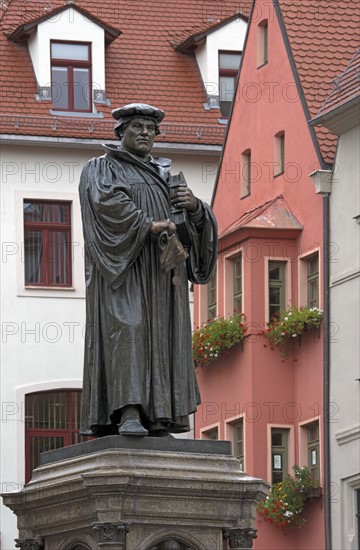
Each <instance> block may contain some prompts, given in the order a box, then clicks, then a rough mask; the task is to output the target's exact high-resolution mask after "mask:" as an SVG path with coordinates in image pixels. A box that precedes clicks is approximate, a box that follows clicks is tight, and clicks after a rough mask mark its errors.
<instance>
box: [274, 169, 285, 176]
mask: <svg viewBox="0 0 360 550" xmlns="http://www.w3.org/2000/svg"><path fill="white" fill-rule="evenodd" d="M283 174H285V170H282V171H281V172H278V173H277V174H274V176H273V177H274V178H278V177H279V176H282V175H283Z"/></svg>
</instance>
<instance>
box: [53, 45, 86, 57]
mask: <svg viewBox="0 0 360 550" xmlns="http://www.w3.org/2000/svg"><path fill="white" fill-rule="evenodd" d="M51 57H52V58H53V59H76V60H79V61H89V46H88V45H85V44H60V43H52V44H51Z"/></svg>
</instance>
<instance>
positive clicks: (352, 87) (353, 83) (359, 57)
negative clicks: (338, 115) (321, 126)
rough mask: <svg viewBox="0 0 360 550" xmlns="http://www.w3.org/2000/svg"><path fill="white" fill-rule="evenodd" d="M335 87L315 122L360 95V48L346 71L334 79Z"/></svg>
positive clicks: (333, 84)
mask: <svg viewBox="0 0 360 550" xmlns="http://www.w3.org/2000/svg"><path fill="white" fill-rule="evenodd" d="M332 86H333V89H332V91H331V92H330V94H329V95H328V97H327V98H326V99H325V101H324V103H323V104H322V105H321V107H320V109H319V112H318V113H317V115H316V117H315V119H313V122H315V121H316V119H318V118H320V117H321V118H322V117H324V116H325V115H327V114H329V113H330V112H332V111H335V109H338V108H340V107H342V106H345V105H346V104H348V103H349V102H351V101H353V100H354V99H356V98H357V97H358V96H359V95H360V48H358V50H356V52H355V54H354V56H353V58H352V59H351V61H350V63H349V65H348V66H347V67H346V69H345V71H344V72H343V73H341V74H340V75H339V76H338V77H337V78H335V79H334V80H333V81H332Z"/></svg>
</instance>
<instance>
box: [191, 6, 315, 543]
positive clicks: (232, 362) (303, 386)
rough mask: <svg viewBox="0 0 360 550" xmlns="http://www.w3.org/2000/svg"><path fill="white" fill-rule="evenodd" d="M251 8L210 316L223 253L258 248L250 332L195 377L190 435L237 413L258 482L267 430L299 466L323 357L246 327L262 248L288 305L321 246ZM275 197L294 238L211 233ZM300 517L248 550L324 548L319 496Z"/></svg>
mask: <svg viewBox="0 0 360 550" xmlns="http://www.w3.org/2000/svg"><path fill="white" fill-rule="evenodd" d="M257 4H259V5H260V7H261V9H262V16H263V18H267V19H268V27H269V61H268V63H267V65H265V66H263V67H262V68H259V69H258V68H257V59H256V56H257V53H256V52H257V25H258V23H259V22H260V20H261V19H262V18H260V17H259V15H260V11H259V10H255V12H254V13H255V15H256V17H257V21H253V23H252V24H251V26H250V31H249V35H248V42H247V45H246V52H245V56H244V60H243V65H242V68H241V74H240V79H239V86H238V90H237V94H236V99H235V105H234V109H233V114H232V118H231V123H230V128H229V132H228V137H227V141H226V146H225V151H224V156H223V160H222V166H221V170H220V174H219V179H218V185H217V189H216V194H215V198H214V203H213V209H214V212H215V215H216V217H217V220H218V224H219V233H220V241H219V248H220V254H219V260H218V314H220V315H222V314H224V315H227V314H229V313H230V312H229V311H226V307H225V304H224V291H223V287H224V277H223V263H224V262H225V254H226V248H227V247H234V248H235V247H236V246H237V247H239V246H249V245H251V244H253V245H254V246H256V250H260V254H258V255H257V257H256V259H254V260H253V261H251V260H250V258H249V257H246V256H245V257H244V270H243V278H244V296H243V300H244V301H243V303H244V312H245V314H246V320H247V322H248V323H251V324H252V327H253V328H252V330H251V332H253V333H254V334H253V335H252V336H248V337H247V338H246V340H245V342H244V347H243V351H241V350H237V351H236V352H234V354H230V355H229V356H228V357H226V359H225V360H223V361H220V362H219V363H216V364H213V365H211V366H208V367H204V368H202V369H198V370H197V376H198V381H199V385H200V391H201V395H202V405H201V406H200V407H199V410H198V412H197V414H196V418H195V431H196V437H200V435H201V434H200V431H201V429H202V428H204V427H207V426H211V425H213V424H216V423H220V438H225V420H226V418H229V417H234V416H235V415H238V414H244V415H245V424H244V426H245V467H246V473H248V474H249V475H253V476H255V477H260V478H263V479H268V477H269V476H268V469H269V456H270V454H269V453H270V450H269V448H268V435H267V434H268V425H269V424H279V425H286V426H289V425H291V426H292V428H293V434H294V439H293V449H292V452H293V456H294V461H295V463H297V464H300V461H301V456H300V455H299V433H300V429H301V428H300V427H299V423H301V422H304V421H306V420H308V421H311V420H312V419H315V418H319V423H320V427H321V420H322V407H323V402H322V365H323V354H322V338H320V339H319V335H318V336H317V337H316V335H314V334H312V333H309V334H307V335H305V336H303V337H302V339H301V345H299V343H295V344H293V346H292V348H291V351H290V353H289V357H288V359H287V360H286V361H285V360H284V358H283V357H282V356H281V355H280V353H279V351H278V349H276V348H275V349H273V350H272V349H271V346H270V344H269V342H268V340H266V339H265V338H264V337H263V336H257V334H256V333H257V330H256V327H259V328H261V327H264V323H265V307H266V305H265V295H266V289H265V285H266V282H265V256H269V242H272V243H277V244H276V246H275V245H274V246H275V247H274V248H273V250H274V255H275V256H276V258H277V259H278V258H279V257H280V258H281V257H282V258H283V259H286V260H288V261H289V263H290V265H291V278H290V281H289V284H290V294H291V303H294V304H298V295H299V292H298V288H299V280H298V279H299V272H298V263H299V256H300V255H301V254H304V253H306V252H309V251H311V250H313V249H315V248H319V249H320V251H321V247H322V199H321V197H320V196H318V195H316V194H315V190H314V185H313V183H312V180H311V178H310V177H309V174H310V173H311V172H313V171H314V170H315V169H316V168H318V166H319V163H318V157H317V153H316V150H315V148H314V144H313V141H312V137H311V135H310V131H309V127H308V124H307V118H306V114H305V113H304V109H303V106H302V103H301V100H300V97H299V95H298V92H297V91H296V86H295V81H294V76H293V73H292V70H291V66H290V62H289V58H288V53H287V51H286V48H285V45H284V40H283V37H282V34H281V30H280V26H279V22H278V20H277V16H276V14H275V12H273V11H271V10H272V8H271V7H269V2H258V3H257ZM279 131H284V132H285V167H286V168H285V173H284V174H283V175H280V176H278V177H276V178H273V177H272V171H271V168H270V166H269V165H268V164H267V163H270V162H272V161H273V159H274V136H275V134H276V133H277V132H279ZM246 149H251V153H252V163H254V167H253V170H252V172H253V173H254V174H255V173H256V171H257V177H256V178H255V179H256V181H253V182H252V186H251V194H250V195H249V196H248V197H246V198H243V199H240V179H241V178H240V170H241V166H240V158H241V153H242V152H243V151H245V150H246ZM278 195H283V197H284V198H285V200H286V201H287V203H288V205H289V208H290V209H291V211H292V212H293V214H294V215H295V216H296V218H297V219H298V221H299V222H300V223H301V224H302V226H303V229H302V231H300V232H299V234H298V236H297V237H295V238H294V236H293V235H292V236H289V235H288V236H287V235H286V233H285V234H284V232H281V231H280V230H276V229H275V230H268V232H265V233H264V234H263V235H262V236H261V237H260V236H258V237H256V235H255V236H254V232H253V233H252V234H250V233H249V234H247V233H246V232H244V231H238V233H233V234H232V235H228V236H221V235H223V234H224V233H226V228H228V227H229V226H230V225H231V224H233V223H234V222H235V221H236V220H238V219H239V218H240V217H241V216H242V215H243V214H244V213H245V212H249V211H250V210H251V209H253V208H256V207H258V206H260V205H262V204H264V203H265V202H267V201H269V200H271V199H274V198H275V197H276V196H278ZM279 231H280V232H279ZM247 250H250V248H249V249H247ZM319 263H320V264H321V255H320V262H319ZM195 292H196V294H195V326H197V325H199V324H200V322H201V321H204V320H205V319H201V318H200V315H199V311H200V303H199V301H200V291H199V289H196V291H195ZM301 305H304V304H301ZM294 404H295V405H294ZM321 447H322V441H321ZM300 465H303V464H300ZM307 514H308V517H309V521H308V522H307V523H306V525H305V526H304V527H303V528H302V529H300V530H296V531H292V530H288V531H287V532H286V534H285V533H284V532H282V531H281V530H278V529H277V528H275V527H273V526H271V525H268V524H264V523H259V522H258V524H257V528H258V538H257V539H256V541H255V543H254V547H255V548H256V549H258V550H260V549H264V550H265V549H266V550H271V549H274V550H275V549H276V550H280V549H284V550H285V549H286V550H289V549H292V548H294V549H299V550H300V549H305V548H307V549H310V548H311V549H315V548H316V549H317V550H318V549H322V548H324V527H323V508H322V503H321V499H320V500H318V501H317V502H313V503H310V504H309V505H307Z"/></svg>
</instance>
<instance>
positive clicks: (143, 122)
mask: <svg viewBox="0 0 360 550" xmlns="http://www.w3.org/2000/svg"><path fill="white" fill-rule="evenodd" d="M155 135H156V127H155V122H154V121H152V120H150V119H147V118H141V117H139V118H133V119H132V120H130V122H129V124H128V125H127V127H126V129H125V133H124V135H123V137H122V140H121V144H122V146H123V147H124V148H125V149H127V150H128V151H130V153H135V155H139V156H140V157H146V156H147V155H148V154H149V153H150V151H151V149H152V146H153V143H154V139H155Z"/></svg>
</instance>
